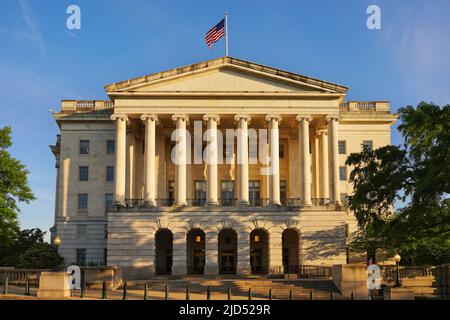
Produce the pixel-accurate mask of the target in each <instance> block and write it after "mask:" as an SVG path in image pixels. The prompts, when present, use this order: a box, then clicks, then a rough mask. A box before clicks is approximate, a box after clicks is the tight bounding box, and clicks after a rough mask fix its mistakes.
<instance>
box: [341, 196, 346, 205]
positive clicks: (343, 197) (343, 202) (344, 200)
mask: <svg viewBox="0 0 450 320" xmlns="http://www.w3.org/2000/svg"><path fill="white" fill-rule="evenodd" d="M340 199H341V203H342V204H343V205H347V194H346V193H341V196H340Z"/></svg>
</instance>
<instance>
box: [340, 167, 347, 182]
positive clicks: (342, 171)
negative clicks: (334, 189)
mask: <svg viewBox="0 0 450 320" xmlns="http://www.w3.org/2000/svg"><path fill="white" fill-rule="evenodd" d="M339 180H341V181H346V180H347V167H345V166H341V167H339Z"/></svg>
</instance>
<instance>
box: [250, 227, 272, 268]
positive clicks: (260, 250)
mask: <svg viewBox="0 0 450 320" xmlns="http://www.w3.org/2000/svg"><path fill="white" fill-rule="evenodd" d="M250 266H251V271H252V274H267V273H268V270H269V234H268V233H267V231H266V230H264V229H255V230H253V231H252V232H251V233H250Z"/></svg>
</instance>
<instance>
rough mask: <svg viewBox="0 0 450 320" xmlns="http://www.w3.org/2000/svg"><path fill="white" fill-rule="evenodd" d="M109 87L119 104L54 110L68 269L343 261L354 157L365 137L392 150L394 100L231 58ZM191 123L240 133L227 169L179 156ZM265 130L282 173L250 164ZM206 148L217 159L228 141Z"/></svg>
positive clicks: (60, 226) (266, 268) (350, 221)
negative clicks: (349, 98) (254, 141)
mask: <svg viewBox="0 0 450 320" xmlns="http://www.w3.org/2000/svg"><path fill="white" fill-rule="evenodd" d="M105 90H106V92H107V94H108V95H109V97H110V98H111V101H63V102H62V108H61V111H60V112H58V113H55V114H54V116H55V119H56V121H57V123H58V125H59V127H60V129H61V134H60V135H59V136H58V141H57V144H56V145H54V146H52V151H53V153H54V154H55V157H56V168H57V182H56V203H55V226H54V227H53V228H52V235H53V236H55V235H56V234H58V235H59V236H61V239H62V244H61V246H60V247H59V252H60V253H61V254H62V256H63V257H64V258H65V261H66V263H67V264H70V263H73V262H77V261H78V263H80V262H83V263H93V264H102V263H107V264H108V265H119V266H121V267H122V268H123V269H124V270H127V271H128V274H129V275H131V276H133V277H137V278H139V277H146V276H150V275H153V274H155V273H157V274H158V273H160V274H164V273H168V274H170V273H171V274H187V273H201V274H218V273H238V274H249V273H282V272H285V273H295V272H297V271H298V268H299V266H301V265H332V264H341V263H346V261H347V253H346V242H347V240H348V235H349V233H350V232H351V231H352V230H353V229H354V228H355V219H354V217H353V216H352V214H351V213H350V212H348V210H347V209H346V207H345V203H343V201H342V200H343V199H344V196H345V195H347V194H350V193H351V191H352V187H351V185H350V184H349V183H348V176H349V174H350V170H351V168H346V167H345V160H346V158H347V156H348V155H349V154H350V153H352V152H359V151H360V150H361V145H362V144H363V143H365V144H366V145H370V146H371V147H372V148H378V147H381V146H384V145H387V144H389V143H390V130H391V125H392V124H393V123H394V122H395V119H396V117H395V115H392V114H391V113H390V112H389V103H387V102H344V99H345V94H346V92H347V88H346V87H344V86H340V85H336V84H332V83H329V82H325V81H321V80H317V79H313V78H308V77H304V76H301V75H297V74H293V73H289V72H286V71H281V70H277V69H274V68H270V67H266V66H262V65H257V64H253V63H250V62H246V61H242V60H238V59H234V58H230V57H225V58H220V59H215V60H211V61H206V62H202V63H199V64H195V65H191V66H186V67H182V68H178V69H174V70H170V71H165V72H160V73H157V74H153V75H148V76H144V77H141V78H136V79H131V80H127V81H123V82H119V83H115V84H112V85H108V86H106V87H105ZM195 123H197V124H198V123H202V124H201V129H202V130H203V131H204V130H206V129H215V128H217V129H218V130H219V131H220V132H222V133H223V136H224V137H225V131H226V129H237V128H239V129H241V131H240V132H241V133H242V135H240V136H239V135H238V136H237V139H236V140H235V142H233V144H234V148H233V153H232V154H231V155H229V154H227V155H228V156H230V157H231V159H233V161H232V162H231V163H225V164H220V163H219V164H215V163H211V164H206V163H201V164H175V163H174V162H173V161H172V159H171V152H172V148H173V145H174V142H172V141H171V135H172V132H173V131H174V130H175V129H184V128H186V130H187V131H188V132H189V133H190V134H191V135H192V136H194V134H195V130H197V129H198V128H197V129H196V127H195V126H196V125H195ZM260 129H268V132H269V134H268V135H269V139H268V142H267V145H266V146H267V149H268V150H269V153H268V157H269V156H270V159H271V160H270V161H271V162H270V164H271V165H273V166H275V167H277V168H279V170H276V174H272V175H262V174H261V169H262V168H264V167H265V166H266V165H265V164H261V163H260V162H257V163H256V164H255V163H253V162H252V161H251V160H252V156H255V155H254V154H251V150H252V146H250V149H249V146H248V143H249V140H248V139H247V136H250V135H251V132H252V130H256V131H255V132H258V130H260ZM183 132H184V131H183ZM187 135H188V134H187V133H185V134H183V135H181V136H179V137H178V138H180V139H187ZM208 141H209V142H208V143H209V145H210V146H214V148H212V150H213V151H211V152H214V153H212V155H213V156H214V157H216V156H217V155H218V153H220V148H219V149H218V148H217V147H218V146H219V145H220V139H219V138H218V137H217V136H210V137H209V140H208ZM182 146H184V145H182ZM186 146H187V145H186ZM203 148H204V146H203ZM191 150H192V151H193V152H195V145H194V144H191ZM249 150H250V154H249ZM179 151H180V152H179V153H177V157H178V158H177V159H182V158H183V157H184V158H187V156H188V154H189V153H188V151H189V149H188V148H185V147H182V148H181V149H180V150H179ZM201 151H202V150H200V152H201ZM259 156H260V158H261V155H260V154H259ZM239 157H240V158H242V159H241V160H243V162H240V163H237V161H236V159H237V158H239Z"/></svg>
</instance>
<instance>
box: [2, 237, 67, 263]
mask: <svg viewBox="0 0 450 320" xmlns="http://www.w3.org/2000/svg"><path fill="white" fill-rule="evenodd" d="M44 236H45V232H42V231H41V230H40V229H27V230H21V231H19V232H16V234H15V237H14V239H13V242H12V244H11V245H10V246H8V247H6V248H4V249H3V250H1V251H0V266H7V267H15V268H19V269H53V268H58V267H60V266H61V265H62V263H63V258H61V257H60V256H59V255H58V252H57V250H56V249H55V248H54V247H52V246H51V245H50V244H48V243H46V242H45V241H44Z"/></svg>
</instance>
